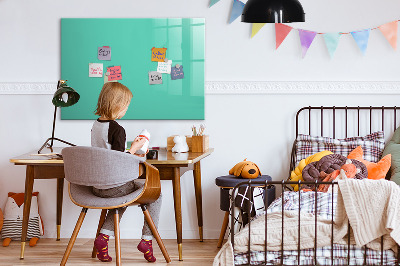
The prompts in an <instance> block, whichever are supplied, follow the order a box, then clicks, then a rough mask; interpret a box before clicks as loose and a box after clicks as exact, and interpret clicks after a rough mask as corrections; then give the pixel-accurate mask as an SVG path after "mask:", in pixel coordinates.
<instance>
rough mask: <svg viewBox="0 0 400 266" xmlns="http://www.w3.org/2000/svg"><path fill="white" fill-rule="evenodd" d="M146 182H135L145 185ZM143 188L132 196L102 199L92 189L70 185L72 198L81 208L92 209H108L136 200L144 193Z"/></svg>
mask: <svg viewBox="0 0 400 266" xmlns="http://www.w3.org/2000/svg"><path fill="white" fill-rule="evenodd" d="M144 181H145V180H135V182H142V183H144ZM143 188H144V186H143V187H142V188H140V189H138V190H135V191H134V192H132V193H131V194H128V195H125V196H122V197H117V198H101V197H98V196H96V195H94V194H93V193H92V187H89V186H82V185H77V184H73V183H70V193H71V198H72V199H73V200H74V201H75V202H76V204H78V205H80V206H90V208H106V207H111V206H118V205H121V204H124V203H127V202H130V201H132V200H134V199H135V198H136V197H137V196H139V195H140V193H142V191H143Z"/></svg>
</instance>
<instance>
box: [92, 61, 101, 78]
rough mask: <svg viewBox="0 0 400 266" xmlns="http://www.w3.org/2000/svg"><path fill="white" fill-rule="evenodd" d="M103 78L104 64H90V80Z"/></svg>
mask: <svg viewBox="0 0 400 266" xmlns="http://www.w3.org/2000/svg"><path fill="white" fill-rule="evenodd" d="M101 77H103V64H102V63H89V78H101Z"/></svg>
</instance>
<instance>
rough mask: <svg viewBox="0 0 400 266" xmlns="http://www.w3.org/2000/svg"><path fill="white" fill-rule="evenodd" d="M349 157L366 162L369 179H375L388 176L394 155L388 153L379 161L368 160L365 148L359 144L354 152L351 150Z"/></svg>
mask: <svg viewBox="0 0 400 266" xmlns="http://www.w3.org/2000/svg"><path fill="white" fill-rule="evenodd" d="M347 158H349V159H355V160H358V161H360V162H362V163H363V164H365V166H366V167H367V170H368V179H375V180H378V179H384V178H385V177H386V174H387V172H388V171H389V168H390V165H391V161H392V155H391V154H388V155H386V156H385V157H383V158H382V159H381V160H380V161H379V162H377V163H373V162H368V161H366V160H364V159H363V149H362V148H361V146H358V147H357V148H355V149H354V150H353V151H352V152H350V154H349V155H348V156H347Z"/></svg>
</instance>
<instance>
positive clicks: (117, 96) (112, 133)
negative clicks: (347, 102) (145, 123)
mask: <svg viewBox="0 0 400 266" xmlns="http://www.w3.org/2000/svg"><path fill="white" fill-rule="evenodd" d="M131 99H132V92H131V91H130V90H129V89H128V88H127V87H125V86H124V85H122V84H121V83H117V82H107V83H106V84H104V86H103V88H102V90H101V92H100V95H99V100H98V102H97V108H96V113H95V114H96V115H99V116H100V118H98V119H97V120H96V121H95V122H94V123H93V127H92V133H91V142H92V146H93V147H101V148H106V149H111V150H117V151H121V152H125V141H126V135H125V129H124V128H123V127H122V126H120V125H119V124H118V123H117V122H116V121H115V120H116V119H120V118H122V117H123V116H124V115H125V113H126V111H127V110H128V106H129V104H130V102H131ZM145 142H146V139H144V138H136V139H135V140H134V141H133V143H132V145H131V148H130V149H129V153H131V154H133V155H135V156H139V157H144V156H145V155H137V154H135V153H136V151H137V150H139V149H140V148H141V147H142V146H143V144H144V143H145ZM138 159H139V158H138ZM138 162H139V160H138ZM136 178H137V177H136V176H132V181H130V182H128V183H125V184H121V185H119V186H114V187H113V186H111V187H93V190H92V191H93V194H95V195H96V196H98V197H102V198H113V197H121V196H125V195H127V194H130V193H132V192H133V191H135V190H138V189H140V188H141V187H143V186H144V184H143V183H140V182H137V181H136V182H135V179H136ZM160 207H161V195H160V197H159V198H158V199H157V200H156V201H155V202H153V203H151V204H148V205H147V208H148V210H149V212H150V214H151V217H152V218H153V221H154V223H155V225H156V226H158V220H159V216H160ZM125 210H126V207H124V208H119V209H118V212H119V216H120V219H121V217H122V215H123V213H124V212H125ZM114 214H115V210H109V211H108V212H107V216H106V220H105V222H104V225H103V226H102V228H101V231H100V234H99V236H98V237H97V238H96V240H95V241H94V246H95V247H96V249H97V258H98V259H99V260H101V261H111V260H112V258H111V257H110V256H109V255H108V240H109V237H110V236H113V235H114V219H113V215H114ZM152 236H153V235H152V233H151V230H150V227H149V225H148V224H147V222H146V221H145V222H144V226H143V230H142V240H141V241H140V243H139V245H138V246H137V248H138V250H139V251H141V252H143V253H144V258H145V259H146V260H147V261H149V262H155V261H156V258H155V257H154V256H153V248H152V241H151V240H152Z"/></svg>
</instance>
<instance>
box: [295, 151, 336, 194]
mask: <svg viewBox="0 0 400 266" xmlns="http://www.w3.org/2000/svg"><path fill="white" fill-rule="evenodd" d="M330 154H333V152H331V151H321V152H318V153H315V154H313V155H311V156H308V157H307V158H305V159H303V160H301V161H300V162H299V164H298V165H297V167H296V168H295V169H294V170H293V171H292V172H291V173H290V178H289V180H290V181H299V180H301V181H303V176H302V172H303V169H304V167H306V165H308V164H309V163H312V162H317V161H319V160H321V158H322V157H324V156H326V155H330ZM291 186H292V187H293V189H294V191H298V190H299V185H295V184H292V185H291Z"/></svg>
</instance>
